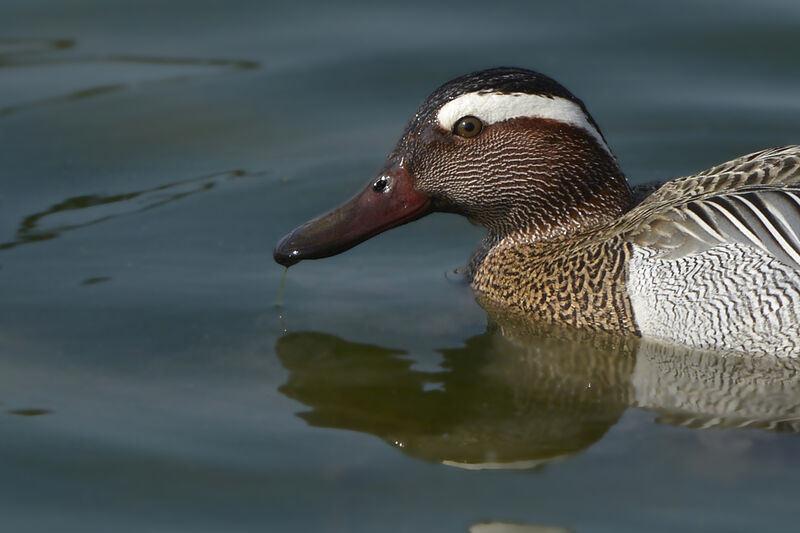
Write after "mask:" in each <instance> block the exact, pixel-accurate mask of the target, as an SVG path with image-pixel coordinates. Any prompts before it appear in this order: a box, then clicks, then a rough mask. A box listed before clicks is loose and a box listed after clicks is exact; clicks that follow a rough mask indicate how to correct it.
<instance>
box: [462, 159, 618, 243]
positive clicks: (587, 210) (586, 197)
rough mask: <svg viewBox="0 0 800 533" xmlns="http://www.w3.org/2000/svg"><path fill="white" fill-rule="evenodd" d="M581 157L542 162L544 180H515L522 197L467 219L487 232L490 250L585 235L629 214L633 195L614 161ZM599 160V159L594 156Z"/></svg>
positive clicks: (527, 177) (525, 178)
mask: <svg viewBox="0 0 800 533" xmlns="http://www.w3.org/2000/svg"><path fill="white" fill-rule="evenodd" d="M596 150H598V151H602V154H600V153H595V154H591V155H592V157H591V158H588V159H587V158H586V156H585V154H582V153H581V152H579V151H578V152H571V153H569V154H568V156H567V157H568V158H569V159H567V160H566V161H565V160H564V154H561V157H559V158H558V159H557V160H554V161H550V162H547V163H546V166H545V167H544V168H546V169H547V175H546V176H537V175H535V174H533V175H529V176H524V177H518V178H517V179H516V180H515V181H516V182H517V183H520V184H522V194H524V195H525V196H524V197H523V198H516V199H515V201H514V202H513V203H509V204H508V205H506V206H503V207H502V209H498V210H495V212H494V213H488V216H487V213H485V212H484V213H480V214H478V215H477V216H475V217H471V218H473V220H474V221H475V222H477V223H479V224H482V225H483V226H485V227H486V228H487V229H488V230H489V234H488V238H487V239H488V241H489V242H491V243H492V246H504V245H511V246H513V245H519V244H523V243H532V242H540V241H548V240H560V239H563V238H567V237H569V236H570V235H572V234H575V233H580V232H584V231H591V230H593V229H596V228H598V227H599V226H602V225H605V224H607V223H609V222H611V221H613V220H616V219H617V218H619V217H620V216H621V215H622V214H623V213H625V212H626V211H628V210H630V208H631V207H632V205H633V195H632V193H631V189H630V187H629V186H628V182H627V181H626V179H625V176H624V174H623V173H622V171H621V170H620V168H619V166H618V165H617V162H616V160H615V159H614V158H613V156H611V155H610V154H608V153H607V152H605V151H604V150H602V149H601V148H600V147H596ZM598 156H602V157H598Z"/></svg>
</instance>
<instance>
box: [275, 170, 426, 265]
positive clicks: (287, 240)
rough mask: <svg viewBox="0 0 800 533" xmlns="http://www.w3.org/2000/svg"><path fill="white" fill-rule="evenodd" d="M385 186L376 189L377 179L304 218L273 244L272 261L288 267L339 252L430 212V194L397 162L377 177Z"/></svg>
mask: <svg viewBox="0 0 800 533" xmlns="http://www.w3.org/2000/svg"><path fill="white" fill-rule="evenodd" d="M378 179H379V180H380V179H386V180H387V181H386V183H387V185H386V187H385V188H384V189H383V190H376V189H375V187H374V185H375V183H376V181H373V182H370V183H369V184H368V185H367V187H366V188H365V189H364V190H363V191H361V192H360V193H359V194H357V195H356V196H354V197H353V198H351V199H350V200H349V201H347V202H345V203H344V204H342V205H340V206H339V207H337V208H336V209H333V210H332V211H329V212H327V213H325V214H323V215H320V216H318V217H317V218H315V219H313V220H311V221H309V222H306V223H305V224H303V225H302V226H300V227H299V228H297V229H295V230H294V231H292V232H291V233H289V234H288V235H287V236H285V237H284V238H283V239H281V240H280V242H279V243H278V244H277V245H276V246H275V251H274V257H275V261H277V262H278V263H280V264H281V265H283V266H285V267H290V266H292V265H294V264H295V263H299V262H300V261H302V260H304V259H321V258H323V257H330V256H332V255H336V254H340V253H342V252H344V251H345V250H349V249H350V248H352V247H353V246H355V245H357V244H359V243H362V242H364V241H365V240H367V239H369V238H370V237H373V236H375V235H377V234H379V233H382V232H384V231H386V230H388V229H391V228H394V227H397V226H400V225H402V224H406V223H407V222H411V221H412V220H416V219H418V218H420V217H423V216H425V215H427V214H428V213H430V212H431V210H432V201H431V198H430V197H429V196H428V195H426V194H423V193H421V192H419V191H418V190H416V189H415V188H414V180H413V178H412V177H411V175H410V174H409V173H408V171H407V170H406V169H405V168H403V167H402V166H400V165H398V166H395V167H394V168H392V169H391V170H389V171H388V172H384V173H382V174H381V175H380V177H379V178H378Z"/></svg>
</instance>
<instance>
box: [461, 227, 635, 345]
mask: <svg viewBox="0 0 800 533" xmlns="http://www.w3.org/2000/svg"><path fill="white" fill-rule="evenodd" d="M629 256H630V250H629V247H628V245H627V244H626V243H625V242H624V240H623V238H622V237H621V236H615V237H612V238H610V239H608V240H603V241H601V242H597V241H596V240H590V239H574V237H573V238H572V239H570V240H569V241H545V242H539V243H532V244H523V245H517V246H509V247H497V248H495V249H493V250H491V251H490V252H489V254H488V255H487V256H486V258H485V259H484V261H483V262H482V264H481V265H480V267H479V268H478V270H477V272H476V273H475V277H474V279H473V282H472V286H473V287H474V288H475V290H477V291H479V292H480V293H481V297H482V298H488V299H489V300H492V301H493V302H494V304H500V305H503V306H507V307H509V308H513V309H516V310H518V311H522V312H524V313H525V314H526V315H528V316H530V317H531V318H533V319H537V320H545V321H549V322H559V323H563V324H569V325H572V326H577V327H582V328H591V329H599V330H605V331H622V332H629V333H636V334H638V331H637V328H636V325H635V323H634V319H633V311H632V309H631V304H630V298H629V297H628V294H627V290H626V285H625V284H626V279H627V264H628V259H629Z"/></svg>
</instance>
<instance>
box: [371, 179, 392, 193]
mask: <svg viewBox="0 0 800 533" xmlns="http://www.w3.org/2000/svg"><path fill="white" fill-rule="evenodd" d="M388 187H389V176H381V177H380V178H378V179H376V180H375V183H373V184H372V190H373V191H375V192H384V191H386V189H387V188H388Z"/></svg>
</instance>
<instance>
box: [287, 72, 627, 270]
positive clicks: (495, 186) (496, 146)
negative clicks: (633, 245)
mask: <svg viewBox="0 0 800 533" xmlns="http://www.w3.org/2000/svg"><path fill="white" fill-rule="evenodd" d="M631 203H632V199H631V192H630V189H629V188H628V184H627V182H626V181H625V178H624V176H623V174H622V172H621V171H620V169H619V167H618V165H617V162H616V159H615V158H614V156H613V154H612V153H611V151H610V150H609V148H608V145H607V144H606V142H605V139H604V138H603V136H602V134H601V133H600V129H599V128H598V126H597V124H596V123H595V121H594V120H593V119H592V117H591V116H590V115H589V113H588V111H586V107H585V106H584V105H583V102H581V101H580V100H579V99H577V98H576V97H575V96H573V95H572V93H570V92H569V91H568V90H567V89H565V88H564V87H563V86H562V85H560V84H559V83H558V82H556V81H555V80H553V79H551V78H549V77H547V76H545V75H543V74H539V73H537V72H533V71H530V70H524V69H519V68H495V69H490V70H484V71H480V72H475V73H472V74H468V75H466V76H462V77H460V78H456V79H455V80H452V81H450V82H448V83H446V84H444V85H442V86H441V87H439V88H438V89H436V90H435V91H434V92H433V93H432V94H431V95H430V96H429V97H428V98H427V99H426V100H425V101H424V102H423V103H422V105H421V106H420V108H419V109H418V110H417V112H416V114H415V115H414V117H413V118H412V119H411V121H410V122H409V124H408V125H407V126H406V129H405V131H404V132H403V135H402V137H401V138H400V140H399V141H398V143H397V146H396V147H395V148H394V150H393V151H392V152H391V153H390V154H389V156H388V157H387V159H386V162H385V164H384V165H383V167H382V168H381V170H380V171H379V172H378V173H377V175H376V176H375V177H374V178H373V179H372V180H371V181H370V182H369V183H368V184H367V186H366V187H365V188H364V189H363V190H362V191H361V192H360V193H358V194H357V195H356V196H355V197H353V198H352V199H351V200H349V201H347V202H345V203H344V204H342V205H341V206H339V207H337V208H335V209H333V210H332V211H330V212H328V213H325V214H323V215H321V216H319V217H317V218H315V219H313V220H311V221H310V222H307V223H305V224H303V225H302V226H300V227H298V228H297V229H295V230H294V231H292V232H291V233H289V234H288V235H287V236H286V237H284V238H283V239H282V240H281V241H280V242H279V243H278V244H277V245H276V247H275V251H274V257H275V260H276V261H277V262H278V263H280V264H282V265H284V266H287V267H288V266H291V265H293V264H295V263H297V262H299V261H302V260H303V259H318V258H322V257H329V256H331V255H335V254H338V253H341V252H344V251H345V250H347V249H349V248H352V247H353V246H355V245H357V244H359V243H361V242H363V241H365V240H367V239H369V238H370V237H373V236H375V235H377V234H378V233H381V232H383V231H386V230H388V229H390V228H393V227H396V226H399V225H401V224H405V223H407V222H411V221H412V220H416V219H418V218H420V217H423V216H425V215H427V214H428V213H431V212H434V211H440V212H451V213H458V214H461V215H464V216H466V217H467V218H469V219H470V220H471V221H472V222H474V223H476V224H480V225H483V226H485V227H486V228H487V229H488V231H489V240H490V242H491V243H494V244H496V243H499V242H501V241H504V240H510V241H511V242H514V243H520V242H533V241H536V240H543V239H551V238H558V237H559V236H563V235H566V234H569V233H571V232H575V231H579V230H581V229H585V228H591V227H593V226H596V225H597V224H600V223H603V222H606V221H609V220H613V219H614V218H616V217H618V216H619V215H620V214H622V213H623V212H624V211H626V210H627V209H629V208H630V205H631Z"/></svg>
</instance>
